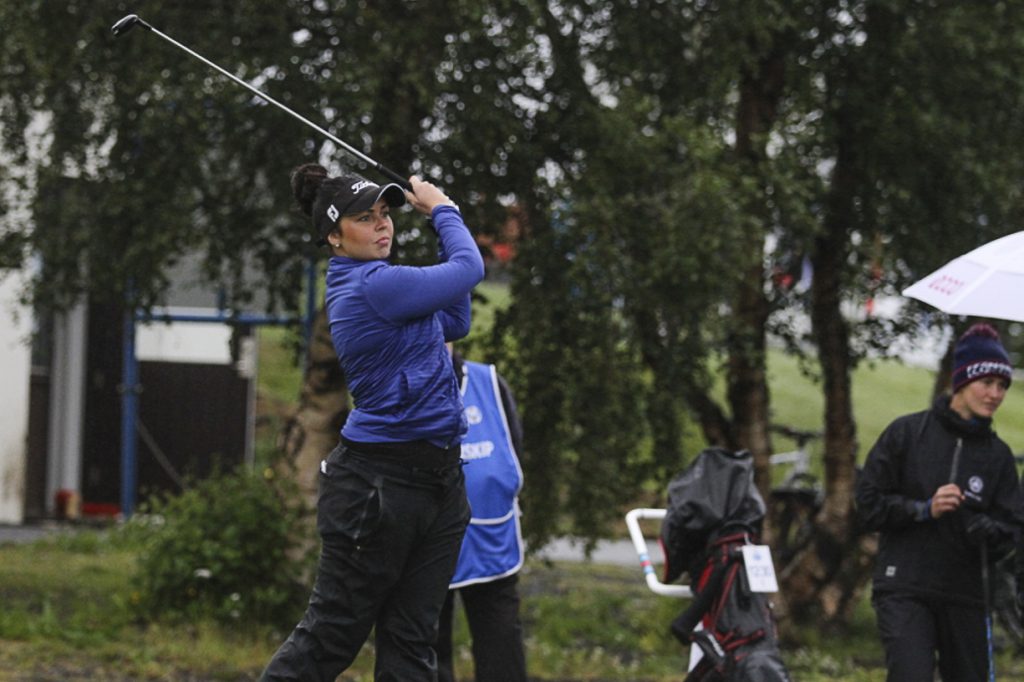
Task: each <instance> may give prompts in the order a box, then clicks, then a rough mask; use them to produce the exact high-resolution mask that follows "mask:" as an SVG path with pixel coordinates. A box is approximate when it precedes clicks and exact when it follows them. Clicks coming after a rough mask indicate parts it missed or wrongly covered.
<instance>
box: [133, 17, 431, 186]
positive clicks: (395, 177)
mask: <svg viewBox="0 0 1024 682" xmlns="http://www.w3.org/2000/svg"><path fill="white" fill-rule="evenodd" d="M126 19H128V17H126V18H125V19H122V20H121V21H119V22H118V23H117V24H115V27H114V32H115V35H117V34H119V31H118V27H120V26H122V25H125V22H126ZM133 25H138V26H141V27H142V28H144V29H146V30H147V31H151V32H152V33H155V34H156V35H158V36H160V37H161V38H163V39H164V40H166V41H167V42H169V43H171V44H172V45H174V46H175V47H178V48H181V49H182V50H184V51H185V52H187V53H189V54H190V55H192V56H193V57H195V58H196V59H198V60H199V61H201V62H203V63H204V64H206V65H207V66H209V67H211V68H213V69H216V70H217V71H219V72H220V73H222V74H224V75H225V76H227V77H228V78H230V79H231V80H233V81H234V82H235V83H238V84H239V85H241V86H242V87H243V88H245V89H246V90H248V91H249V92H251V93H253V94H254V95H256V96H257V97H259V98H260V99H262V100H263V101H265V102H267V103H268V104H273V105H274V106H275V107H277V108H278V109H280V110H281V111H283V112H285V113H286V114H288V115H290V116H292V117H293V118H295V119H297V120H299V121H301V122H303V123H305V124H306V125H307V126H309V127H310V128H312V129H313V130H315V131H317V132H318V133H320V134H321V135H323V136H324V137H326V138H327V139H329V140H330V141H332V142H334V143H335V144H336V145H338V146H339V147H341V148H342V149H344V150H345V151H347V152H348V153H349V154H352V155H353V156H355V157H356V158H358V159H360V160H362V161H363V162H365V163H367V164H369V165H371V166H373V167H374V168H375V169H377V171H378V172H380V173H381V174H382V175H384V176H386V177H387V178H388V179H389V180H391V181H392V182H394V183H396V184H398V185H400V186H401V187H403V188H404V189H407V190H411V189H412V186H411V185H410V184H409V181H408V180H406V179H405V178H403V177H402V176H401V175H399V174H398V173H396V172H395V171H393V170H391V169H390V168H388V167H386V166H384V165H383V164H381V163H380V162H378V161H375V160H374V159H372V158H370V157H369V156H367V155H366V154H364V153H363V152H361V151H359V150H358V149H356V148H355V147H353V146H352V145H350V144H348V143H347V142H345V141H344V140H341V139H340V138H338V137H337V136H336V135H334V134H333V133H331V132H330V131H328V130H326V129H324V128H323V127H322V126H319V125H317V124H316V123H313V122H312V121H310V120H309V119H308V118H306V117H305V116H302V115H300V114H298V113H296V112H294V111H292V110H291V109H289V108H288V107H286V106H285V105H283V104H281V103H280V102H278V101H277V100H276V99H274V98H273V97H271V96H270V95H268V94H266V93H264V92H263V91H261V90H259V89H257V88H254V87H253V86H251V85H249V84H248V83H246V82H245V81H244V80H242V79H241V78H238V77H237V76H235V75H234V74H232V73H230V72H228V71H226V70H225V69H222V68H221V67H220V66H218V65H217V64H214V63H213V62H211V61H210V60H209V59H207V58H206V57H204V56H203V55H201V54H199V53H198V52H196V51H195V50H193V49H191V48H189V47H188V46H187V45H183V44H182V43H179V42H178V41H177V40H175V39H174V38H172V37H170V36H169V35H167V34H166V33H163V32H162V31H159V30H157V29H155V28H153V27H152V26H151V25H150V24H148V23H146V22H145V21H142V20H141V19H138V18H137V17H133V21H132V22H129V23H127V25H126V28H125V29H123V30H128V28H130V27H131V26H133Z"/></svg>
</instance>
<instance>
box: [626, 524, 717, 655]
mask: <svg viewBox="0 0 1024 682" xmlns="http://www.w3.org/2000/svg"><path fill="white" fill-rule="evenodd" d="M665 513H666V510H664V509H631V510H629V512H627V513H626V528H628V529H629V537H630V538H631V539H632V540H633V548H634V549H636V553H637V556H638V557H639V558H640V568H641V569H643V572H644V579H645V580H646V581H647V587H649V588H650V589H651V592H654V593H655V594H658V595H661V596H663V597H676V598H679V599H692V598H693V591H692V590H691V589H690V587H689V586H688V585H666V584H665V583H663V582H661V581H660V580H659V579H658V574H657V571H655V570H654V562H653V561H651V557H650V555H649V554H648V552H647V540H646V539H645V538H644V533H643V530H642V529H641V528H640V519H654V520H659V521H660V520H661V519H663V518H665ZM662 563H664V561H662ZM697 628H698V629H700V625H698V626H697ZM703 655H704V652H702V651H701V650H700V647H699V646H697V645H696V644H691V645H690V662H689V665H688V667H687V669H686V670H687V672H689V671H691V670H693V668H694V667H695V666H696V665H697V662H698V661H700V659H701V657H702V656H703Z"/></svg>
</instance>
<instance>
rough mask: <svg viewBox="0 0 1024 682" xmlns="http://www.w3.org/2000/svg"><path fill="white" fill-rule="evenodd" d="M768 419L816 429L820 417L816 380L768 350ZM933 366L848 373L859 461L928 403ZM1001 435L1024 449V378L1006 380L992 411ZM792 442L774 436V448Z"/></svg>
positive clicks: (887, 365)
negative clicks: (891, 427) (901, 419)
mask: <svg viewBox="0 0 1024 682" xmlns="http://www.w3.org/2000/svg"><path fill="white" fill-rule="evenodd" d="M768 377H769V383H770V386H771V399H772V411H773V420H774V421H775V422H776V423H780V424H787V425H789V426H794V427H797V428H800V429H807V430H815V429H817V430H820V429H821V428H822V424H823V423H824V409H825V408H824V405H825V403H824V398H823V397H822V391H821V386H820V384H818V383H816V382H814V381H812V380H811V379H809V378H807V377H806V376H804V375H802V374H801V373H800V371H799V368H798V366H797V361H796V360H795V359H793V358H790V357H787V356H786V355H784V354H783V353H781V352H778V351H773V352H772V353H770V355H769V360H768ZM934 380H935V372H934V371H933V370H931V369H928V368H924V367H912V366H907V365H905V364H903V363H902V362H899V361H898V360H881V361H875V362H870V363H867V362H865V363H863V364H862V365H861V366H860V367H859V368H858V369H857V370H856V371H855V372H854V374H853V377H852V386H853V403H854V406H853V412H854V418H855V419H856V422H857V439H858V446H859V448H858V451H859V455H860V457H859V458H858V459H859V461H863V458H864V457H865V456H866V455H867V452H868V450H870V449H871V446H872V445H873V444H874V442H875V440H876V439H877V438H878V436H879V435H880V434H881V433H882V430H883V429H885V427H886V426H888V424H889V422H891V421H892V420H893V419H895V418H896V417H898V416H900V415H902V414H907V413H910V412H916V411H918V410H923V409H925V408H927V407H928V406H929V401H930V395H931V390H932V384H933V383H934ZM995 425H996V429H997V431H998V433H999V435H1000V437H1001V438H1002V439H1003V440H1005V441H1006V442H1007V444H1009V446H1010V448H1011V449H1012V450H1013V451H1014V452H1016V453H1024V382H1020V381H1018V382H1017V383H1015V384H1013V385H1011V386H1010V391H1009V393H1008V394H1007V396H1006V400H1005V401H1004V403H1003V406H1002V407H1001V408H1000V410H999V412H998V413H997V414H996V417H995ZM790 447H792V443H787V442H785V439H783V438H781V437H780V438H779V442H778V443H776V448H777V449H789V448H790Z"/></svg>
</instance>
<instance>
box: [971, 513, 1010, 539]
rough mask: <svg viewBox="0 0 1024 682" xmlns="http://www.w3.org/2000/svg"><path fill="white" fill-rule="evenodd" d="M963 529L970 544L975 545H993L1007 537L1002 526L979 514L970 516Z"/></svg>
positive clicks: (986, 515)
mask: <svg viewBox="0 0 1024 682" xmlns="http://www.w3.org/2000/svg"><path fill="white" fill-rule="evenodd" d="M964 529H965V530H966V531H967V537H968V538H969V539H970V540H971V543H972V544H975V545H982V544H989V545H994V544H998V543H1000V542H1002V541H1003V540H1005V539H1006V538H1007V537H1008V531H1007V529H1006V528H1005V527H1004V526H1003V524H1001V523H999V522H998V521H996V520H995V519H993V518H992V517H991V516H989V515H988V514H982V513H981V512H975V513H973V514H971V516H970V517H969V518H968V519H967V522H966V523H965V524H964Z"/></svg>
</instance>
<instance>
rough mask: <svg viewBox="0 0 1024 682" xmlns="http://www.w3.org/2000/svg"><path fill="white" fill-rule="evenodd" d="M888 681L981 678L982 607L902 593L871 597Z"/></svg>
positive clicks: (984, 662) (984, 661)
mask: <svg viewBox="0 0 1024 682" xmlns="http://www.w3.org/2000/svg"><path fill="white" fill-rule="evenodd" d="M871 602H872V605H873V606H874V608H875V617H876V620H877V622H878V630H879V633H880V634H881V636H882V644H883V646H884V647H885V665H886V668H888V670H889V675H888V677H887V678H886V679H887V680H889V682H933V680H934V679H935V667H936V654H937V655H938V668H939V674H940V675H941V677H942V679H943V681H944V682H985V680H987V679H988V639H987V636H986V633H985V610H984V609H983V608H982V607H980V606H962V605H959V604H950V603H948V602H943V601H939V600H935V599H928V598H924V597H919V596H910V595H905V594H875V595H874V596H873V597H872V600H871Z"/></svg>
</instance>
